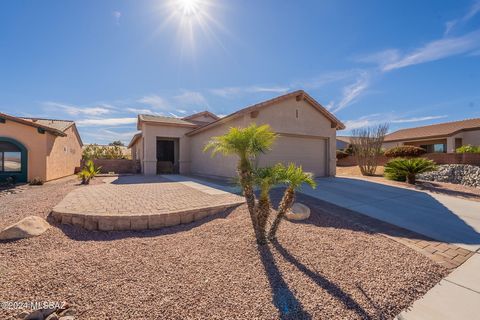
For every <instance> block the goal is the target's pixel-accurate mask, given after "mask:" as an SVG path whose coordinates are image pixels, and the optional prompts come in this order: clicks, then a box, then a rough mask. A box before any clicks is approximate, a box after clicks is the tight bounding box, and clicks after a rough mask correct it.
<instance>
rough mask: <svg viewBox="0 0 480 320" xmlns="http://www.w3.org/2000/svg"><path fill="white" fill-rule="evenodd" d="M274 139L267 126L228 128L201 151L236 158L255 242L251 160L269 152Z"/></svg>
mask: <svg viewBox="0 0 480 320" xmlns="http://www.w3.org/2000/svg"><path fill="white" fill-rule="evenodd" d="M275 138H276V134H275V133H274V132H273V131H272V130H271V128H270V126H269V125H262V126H257V125H256V124H251V125H250V126H248V127H246V128H230V130H229V131H228V132H227V133H226V134H224V135H222V136H217V137H212V138H211V140H210V141H209V142H208V143H207V144H206V145H205V147H204V149H203V150H204V152H206V151H208V150H210V149H211V150H212V157H213V156H215V155H216V154H218V153H220V154H223V155H225V156H232V155H233V156H237V157H238V164H237V173H238V177H239V182H240V185H241V186H242V189H243V195H244V197H245V200H246V202H247V206H248V211H249V213H250V218H251V220H252V226H253V229H254V231H255V236H256V237H257V241H260V238H261V235H260V233H259V230H258V221H257V220H258V219H257V215H256V212H255V195H254V192H253V176H252V172H253V166H252V159H253V158H255V157H256V156H258V155H259V154H260V153H265V152H267V151H269V150H270V149H271V146H272V144H273V142H274V141H275Z"/></svg>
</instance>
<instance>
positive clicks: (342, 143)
mask: <svg viewBox="0 0 480 320" xmlns="http://www.w3.org/2000/svg"><path fill="white" fill-rule="evenodd" d="M351 143H352V137H349V136H337V150H343V149H346V148H348V146H349V145H350V144H351Z"/></svg>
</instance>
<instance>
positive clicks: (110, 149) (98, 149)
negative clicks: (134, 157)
mask: <svg viewBox="0 0 480 320" xmlns="http://www.w3.org/2000/svg"><path fill="white" fill-rule="evenodd" d="M82 159H83V160H91V159H128V156H127V155H125V154H123V151H122V148H121V147H120V146H118V145H111V146H99V145H97V144H90V145H88V146H86V147H85V148H84V149H83V152H82Z"/></svg>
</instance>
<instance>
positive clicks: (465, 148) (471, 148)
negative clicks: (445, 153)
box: [456, 144, 480, 153]
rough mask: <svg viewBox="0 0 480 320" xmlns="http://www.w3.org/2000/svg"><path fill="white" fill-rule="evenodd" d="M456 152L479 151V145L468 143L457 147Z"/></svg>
mask: <svg viewBox="0 0 480 320" xmlns="http://www.w3.org/2000/svg"><path fill="white" fill-rule="evenodd" d="M456 152H457V153H480V146H472V145H470V144H468V145H466V146H461V147H460V148H457V150H456Z"/></svg>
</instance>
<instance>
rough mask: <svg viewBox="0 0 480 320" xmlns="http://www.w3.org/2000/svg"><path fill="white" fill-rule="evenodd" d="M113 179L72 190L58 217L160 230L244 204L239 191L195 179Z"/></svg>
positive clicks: (93, 226)
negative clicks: (213, 185)
mask: <svg viewBox="0 0 480 320" xmlns="http://www.w3.org/2000/svg"><path fill="white" fill-rule="evenodd" d="M112 180H113V181H112ZM107 181H108V179H107ZM108 182H110V183H106V184H101V185H94V186H87V187H84V188H79V189H76V190H74V191H72V192H71V193H69V194H68V195H67V196H66V197H65V198H64V199H63V200H62V201H61V202H60V203H59V204H58V205H57V206H55V207H54V209H53V217H54V218H55V219H57V220H58V221H61V222H62V223H68V224H75V225H80V226H82V227H85V228H87V229H93V230H96V229H99V230H132V229H133V230H141V229H157V228H161V227H164V226H172V225H176V224H180V223H189V222H191V221H194V220H198V219H201V218H203V217H205V216H208V215H211V214H214V213H217V212H220V211H223V210H225V209H226V208H228V207H232V206H235V205H238V204H241V203H243V202H244V199H243V198H242V197H240V196H238V195H235V194H232V193H228V192H225V191H221V190H216V189H213V188H210V187H208V186H203V185H196V183H195V182H192V183H190V184H185V183H179V182H172V181H169V180H167V179H164V178H161V177H142V176H126V177H120V178H119V179H115V178H114V179H110V181H108Z"/></svg>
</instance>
